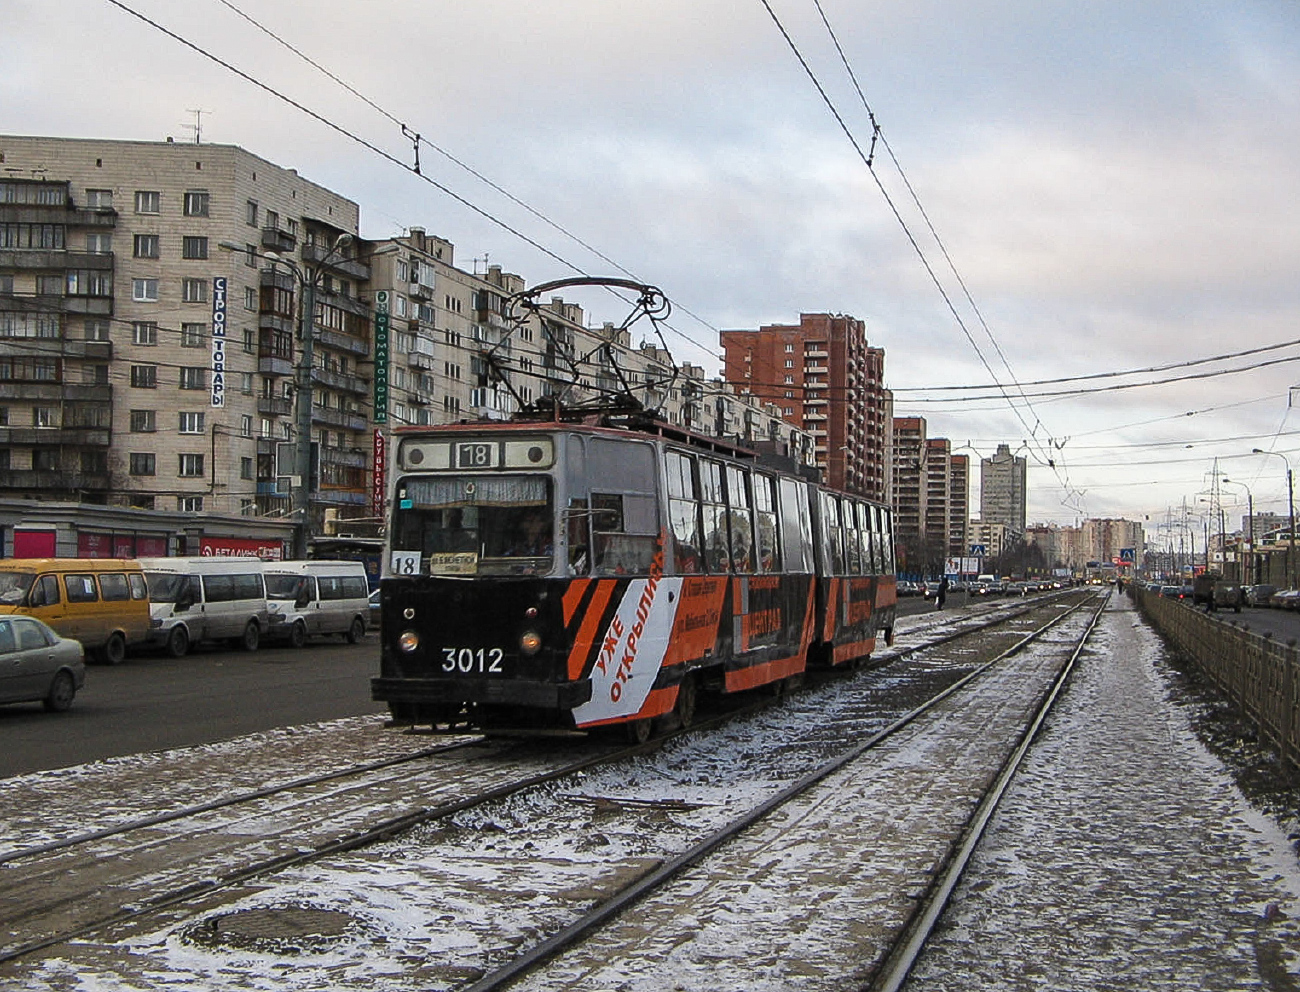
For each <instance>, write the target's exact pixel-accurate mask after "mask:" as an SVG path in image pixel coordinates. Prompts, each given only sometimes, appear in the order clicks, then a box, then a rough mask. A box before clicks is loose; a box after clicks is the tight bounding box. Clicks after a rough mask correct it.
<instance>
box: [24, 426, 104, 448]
mask: <svg viewBox="0 0 1300 992" xmlns="http://www.w3.org/2000/svg"><path fill="white" fill-rule="evenodd" d="M0 444H3V445H15V444H16V445H35V446H38V447H39V446H42V445H52V444H57V445H61V446H67V447H83V448H107V447H110V446H111V444H112V432H111V431H109V429H108V428H107V427H0Z"/></svg>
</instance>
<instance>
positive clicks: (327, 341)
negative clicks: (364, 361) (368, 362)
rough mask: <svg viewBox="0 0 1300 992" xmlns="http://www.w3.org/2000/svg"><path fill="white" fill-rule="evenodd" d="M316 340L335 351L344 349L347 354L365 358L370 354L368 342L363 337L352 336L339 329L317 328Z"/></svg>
mask: <svg viewBox="0 0 1300 992" xmlns="http://www.w3.org/2000/svg"><path fill="white" fill-rule="evenodd" d="M316 341H317V342H318V343H319V344H323V345H325V346H326V347H327V348H333V349H334V350H335V351H346V352H348V353H349V354H352V355H360V356H362V357H365V358H368V357H369V356H370V342H369V341H367V340H365V339H364V338H356V337H353V336H352V335H351V334H342V333H340V332H339V331H331V330H326V329H323V328H318V329H317V331H316Z"/></svg>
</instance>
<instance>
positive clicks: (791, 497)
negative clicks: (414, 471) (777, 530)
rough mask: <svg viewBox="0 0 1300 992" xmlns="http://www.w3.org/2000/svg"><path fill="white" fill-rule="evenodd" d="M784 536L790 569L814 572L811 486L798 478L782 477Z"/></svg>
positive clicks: (783, 544) (784, 550) (784, 546)
mask: <svg viewBox="0 0 1300 992" xmlns="http://www.w3.org/2000/svg"><path fill="white" fill-rule="evenodd" d="M780 496H781V514H780V516H781V538H782V550H783V552H784V554H783V556H782V557H783V558H784V560H785V568H786V571H787V572H811V571H812V523H811V521H810V520H809V517H808V487H807V486H806V485H805V484H804V483H801V482H797V481H796V480H794V479H782V480H781V490H780Z"/></svg>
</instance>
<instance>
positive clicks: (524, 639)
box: [519, 630, 542, 655]
mask: <svg viewBox="0 0 1300 992" xmlns="http://www.w3.org/2000/svg"><path fill="white" fill-rule="evenodd" d="M541 649H542V635H541V634H539V633H537V631H535V630H526V631H524V633H523V636H521V637H520V638H519V650H520V651H522V652H523V653H524V654H527V655H533V654H536V653H537V652H538V651H540V650H541Z"/></svg>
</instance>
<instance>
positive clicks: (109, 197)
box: [86, 189, 113, 210]
mask: <svg viewBox="0 0 1300 992" xmlns="http://www.w3.org/2000/svg"><path fill="white" fill-rule="evenodd" d="M86 206H88V207H89V208H90V209H91V210H112V209H113V191H112V190H111V189H88V190H86Z"/></svg>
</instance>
